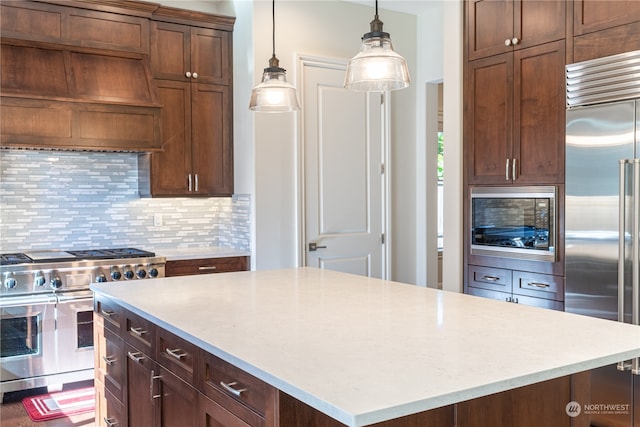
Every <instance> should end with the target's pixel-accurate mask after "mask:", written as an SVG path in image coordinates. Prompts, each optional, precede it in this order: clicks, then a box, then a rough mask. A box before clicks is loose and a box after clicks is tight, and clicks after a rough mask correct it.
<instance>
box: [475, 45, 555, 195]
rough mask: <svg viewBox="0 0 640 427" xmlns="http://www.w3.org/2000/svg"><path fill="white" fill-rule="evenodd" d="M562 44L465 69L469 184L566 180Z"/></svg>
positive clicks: (483, 61) (485, 60) (515, 54)
mask: <svg viewBox="0 0 640 427" xmlns="http://www.w3.org/2000/svg"><path fill="white" fill-rule="evenodd" d="M564 61H565V48H564V41H558V42H552V43H547V44H544V45H540V46H536V47H532V48H528V49H521V50H518V51H516V52H513V53H506V54H502V55H496V56H491V57H488V58H484V59H479V60H477V61H471V62H469V63H468V64H467V79H466V81H467V86H466V90H465V94H466V101H465V108H466V111H465V113H466V114H465V118H464V119H465V134H466V138H465V145H466V147H467V150H466V155H467V166H468V167H467V171H468V177H467V178H468V183H470V184H503V185H504V184H526V185H529V184H558V183H562V182H563V181H564V133H565V118H564V116H565V107H564Z"/></svg>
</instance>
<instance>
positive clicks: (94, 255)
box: [68, 248, 156, 259]
mask: <svg viewBox="0 0 640 427" xmlns="http://www.w3.org/2000/svg"><path fill="white" fill-rule="evenodd" d="M68 252H69V253H70V254H73V255H74V256H75V257H76V258H77V259H122V258H142V257H154V256H156V254H155V253H153V252H148V251H143V250H142V249H136V248H115V249H87V250H83V251H68Z"/></svg>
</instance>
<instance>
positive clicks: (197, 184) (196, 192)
mask: <svg viewBox="0 0 640 427" xmlns="http://www.w3.org/2000/svg"><path fill="white" fill-rule="evenodd" d="M194 75H195V76H196V77H197V74H194ZM196 77H194V79H195V78H196ZM195 175H196V193H197V192H198V174H195Z"/></svg>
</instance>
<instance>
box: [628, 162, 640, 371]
mask: <svg viewBox="0 0 640 427" xmlns="http://www.w3.org/2000/svg"><path fill="white" fill-rule="evenodd" d="M632 164H633V184H632V185H633V221H632V225H631V230H630V231H631V244H632V247H633V249H632V253H633V255H632V257H631V264H632V269H633V270H632V276H631V281H632V287H633V291H632V298H633V324H634V325H640V159H639V158H636V159H634V160H633V163H632ZM631 372H632V373H633V374H634V375H640V358H637V357H636V358H635V359H633V361H632V362H631Z"/></svg>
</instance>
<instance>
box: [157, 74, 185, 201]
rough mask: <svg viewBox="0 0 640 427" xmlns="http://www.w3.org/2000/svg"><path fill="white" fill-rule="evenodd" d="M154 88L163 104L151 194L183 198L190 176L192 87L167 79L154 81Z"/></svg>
mask: <svg viewBox="0 0 640 427" xmlns="http://www.w3.org/2000/svg"><path fill="white" fill-rule="evenodd" d="M156 85H157V87H158V100H159V101H160V103H161V104H162V149H163V151H162V152H159V153H153V154H152V155H151V193H152V194H153V195H155V196H180V195H186V194H188V193H189V174H190V173H191V85H190V84H189V83H183V82H175V81H169V80H157V81H156ZM192 185H193V184H192ZM192 188H193V187H192Z"/></svg>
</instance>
